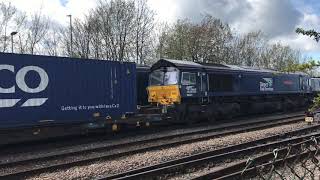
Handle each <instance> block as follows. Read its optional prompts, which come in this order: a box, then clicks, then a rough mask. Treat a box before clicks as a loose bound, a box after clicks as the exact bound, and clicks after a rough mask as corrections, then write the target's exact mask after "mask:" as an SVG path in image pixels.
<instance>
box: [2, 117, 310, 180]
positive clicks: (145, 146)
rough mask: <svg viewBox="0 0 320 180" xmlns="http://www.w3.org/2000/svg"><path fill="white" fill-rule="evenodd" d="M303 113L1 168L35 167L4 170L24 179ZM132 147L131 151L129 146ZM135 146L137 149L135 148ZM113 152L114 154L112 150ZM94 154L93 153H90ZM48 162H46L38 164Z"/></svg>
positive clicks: (55, 155) (256, 126) (9, 175)
mask: <svg viewBox="0 0 320 180" xmlns="http://www.w3.org/2000/svg"><path fill="white" fill-rule="evenodd" d="M303 117H304V116H302V115H293V116H287V117H282V118H275V119H263V120H261V119H260V120H258V121H254V120H252V121H249V122H238V123H230V124H224V125H221V126H219V127H216V128H208V129H204V130H197V131H191V132H186V133H182V134H174V135H168V136H162V137H157V138H151V139H145V140H141V141H135V142H128V143H120V144H114V145H104V146H98V147H92V148H89V149H81V150H75V151H69V152H56V153H51V154H50V155H48V156H40V157H33V158H25V159H21V160H18V161H8V162H1V163H0V169H2V170H3V169H7V170H8V169H10V168H14V167H16V166H28V165H29V166H32V167H31V168H30V167H29V168H25V169H23V170H19V171H8V172H9V173H6V171H4V173H3V174H1V175H0V177H1V178H22V177H26V176H30V175H34V174H39V173H42V172H50V171H54V170H57V169H63V168H69V167H72V166H76V165H85V164H89V163H92V162H94V161H97V160H102V159H111V158H115V157H120V156H126V155H130V154H134V153H140V152H146V151H150V150H156V149H161V148H167V147H174V146H177V145H182V144H188V143H192V142H197V141H204V140H208V139H212V138H215V137H219V136H225V135H231V134H236V133H241V132H246V131H253V130H258V129H264V128H268V127H273V126H278V125H283V124H289V123H295V122H298V121H301V120H302V119H303ZM129 147H131V148H130V149H129V150H128V148H129ZM132 147H134V148H132ZM109 151H113V153H112V152H111V153H109ZM91 153H93V154H94V155H90V154H91ZM71 156H74V157H77V156H82V157H83V158H75V160H73V161H72V160H71V161H65V162H63V163H61V162H60V163H55V161H56V160H57V159H60V160H61V159H67V158H68V157H71ZM43 162H51V163H46V165H37V164H39V163H40V164H43ZM2 172H3V171H2Z"/></svg>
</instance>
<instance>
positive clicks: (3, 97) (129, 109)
mask: <svg viewBox="0 0 320 180" xmlns="http://www.w3.org/2000/svg"><path fill="white" fill-rule="evenodd" d="M0 62H1V63H0V130H4V129H13V130H17V129H21V128H34V127H36V128H39V127H44V126H45V127H48V126H49V127H50V126H57V125H60V126H67V125H81V126H83V125H84V127H86V128H107V127H110V126H111V127H112V129H113V130H117V129H118V125H119V124H136V125H141V124H145V125H148V124H149V123H150V122H153V121H164V120H171V121H175V122H188V123H189V122H193V121H195V120H196V119H207V120H210V121H214V120H216V119H217V118H219V117H230V116H234V115H239V114H243V113H247V112H256V113H259V112H265V111H278V110H286V109H292V108H296V107H300V106H304V105H306V104H308V103H310V102H311V100H312V98H313V96H314V92H313V91H312V87H311V83H310V82H311V79H310V77H309V76H307V75H305V74H302V73H279V72H276V71H272V70H267V69H255V68H248V67H241V66H231V65H219V64H200V63H194V62H186V61H179V60H168V59H160V60H159V61H157V62H156V63H154V64H153V65H152V66H151V67H148V66H137V65H136V64H135V63H131V62H115V61H101V60H92V59H90V60H84V59H77V58H66V57H50V56H35V55H19V54H8V53H1V54H0Z"/></svg>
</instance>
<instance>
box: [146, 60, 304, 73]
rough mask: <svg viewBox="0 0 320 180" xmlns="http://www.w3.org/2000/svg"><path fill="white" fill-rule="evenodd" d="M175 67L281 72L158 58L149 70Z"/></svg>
mask: <svg viewBox="0 0 320 180" xmlns="http://www.w3.org/2000/svg"><path fill="white" fill-rule="evenodd" d="M172 66H173V67H177V68H178V69H183V68H194V69H199V68H202V69H206V70H231V71H251V72H267V73H282V72H279V71H276V70H273V69H266V68H259V67H249V66H240V65H228V64H215V63H196V62H192V61H182V60H174V59H160V60H159V61H157V62H156V63H155V64H153V66H152V67H151V70H154V69H158V68H159V67H172ZM289 74H304V75H305V73H302V72H297V73H289Z"/></svg>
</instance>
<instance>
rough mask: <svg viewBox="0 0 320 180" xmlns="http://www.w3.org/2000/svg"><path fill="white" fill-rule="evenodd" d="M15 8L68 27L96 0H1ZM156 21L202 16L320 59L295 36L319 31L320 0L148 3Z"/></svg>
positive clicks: (318, 50)
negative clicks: (70, 17) (302, 31)
mask: <svg viewBox="0 0 320 180" xmlns="http://www.w3.org/2000/svg"><path fill="white" fill-rule="evenodd" d="M1 1H4V2H11V3H12V4H13V5H15V6H16V7H17V8H18V9H20V10H23V11H26V12H28V13H32V12H35V11H38V10H39V9H41V8H42V13H43V14H47V15H48V16H50V17H51V18H53V19H54V20H56V21H58V22H60V23H62V24H65V25H67V23H68V18H67V17H66V15H67V14H72V15H73V17H78V18H81V17H82V16H83V14H84V13H87V12H89V11H90V9H92V8H94V7H95V6H96V4H97V2H98V0H0V2H1ZM149 3H150V6H151V8H153V9H154V10H155V11H156V13H157V19H158V20H159V21H168V22H174V21H175V20H176V19H178V18H189V19H190V20H192V21H195V22H197V21H199V19H201V18H202V15H203V14H205V13H208V14H211V15H213V16H214V17H217V18H220V19H222V20H223V21H224V22H227V23H229V24H230V26H231V28H232V29H233V30H234V31H236V32H238V33H247V32H250V31H256V30H262V31H263V32H264V33H265V34H266V35H267V36H268V37H269V38H270V39H271V40H270V41H271V42H281V43H283V44H286V45H290V46H291V47H292V48H295V49H300V50H301V51H302V52H303V53H304V54H306V55H310V56H313V57H314V58H317V59H319V60H320V42H319V43H316V42H315V41H313V40H312V39H311V38H308V37H305V36H302V35H297V34H296V33H295V32H294V31H295V29H296V28H297V27H303V28H306V29H316V30H319V31H320V0H149Z"/></svg>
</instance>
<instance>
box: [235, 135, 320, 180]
mask: <svg viewBox="0 0 320 180" xmlns="http://www.w3.org/2000/svg"><path fill="white" fill-rule="evenodd" d="M319 149H320V137H312V138H311V139H309V140H306V141H303V142H301V143H298V144H293V145H288V146H287V147H284V148H281V149H274V150H273V151H272V152H271V153H265V154H262V155H259V156H256V157H255V158H249V159H248V160H247V163H246V167H245V168H244V169H243V171H242V173H241V179H262V180H269V179H288V180H292V179H308V180H309V179H320V154H319V153H320V151H319Z"/></svg>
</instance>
